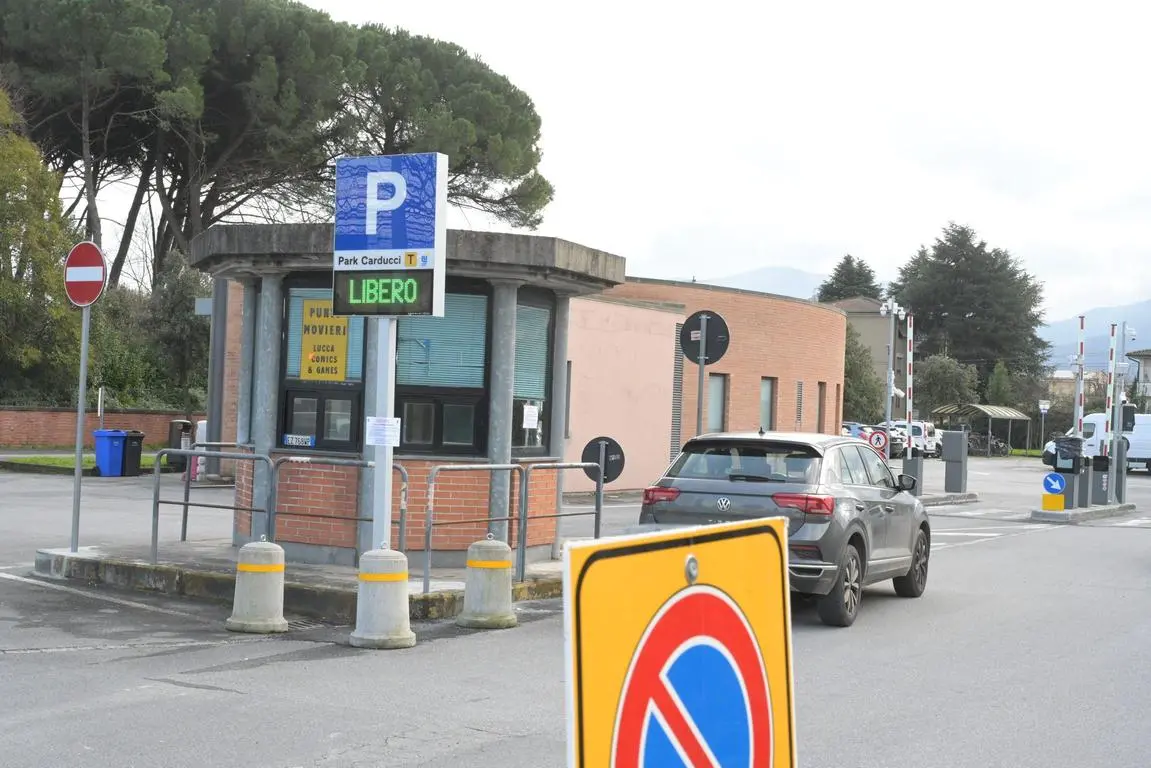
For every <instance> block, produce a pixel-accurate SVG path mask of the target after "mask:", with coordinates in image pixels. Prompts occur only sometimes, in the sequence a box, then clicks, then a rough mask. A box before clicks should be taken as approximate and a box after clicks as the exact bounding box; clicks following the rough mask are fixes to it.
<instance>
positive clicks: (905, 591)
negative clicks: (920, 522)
mask: <svg viewBox="0 0 1151 768" xmlns="http://www.w3.org/2000/svg"><path fill="white" fill-rule="evenodd" d="M930 559H931V542H930V541H929V540H928V538H927V531H925V530H923V529H922V528H920V529H919V534H918V535H917V536H916V537H915V549H914V550H913V551H912V553H911V568H910V569H908V571H907V573H906V575H903V576H897V577H896V578H895V579H893V583H894V584H895V594H897V595H899V596H900V597H919V596H920V595H922V594H923V591H924V590H925V589H927V565H928V562H929V561H930Z"/></svg>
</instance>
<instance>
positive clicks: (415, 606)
mask: <svg viewBox="0 0 1151 768" xmlns="http://www.w3.org/2000/svg"><path fill="white" fill-rule="evenodd" d="M238 554H239V549H238V548H236V547H233V546H232V542H231V540H230V539H216V540H209V541H188V542H176V543H170V542H164V543H162V544H161V545H160V551H159V556H158V558H157V559H158V562H157V563H155V564H153V563H152V562H151V548H150V546H148V545H117V546H111V547H83V546H82V547H80V548H79V550H78V551H77V552H75V553H73V552H70V551H69V550H68V548H67V547H63V548H59V549H41V550H38V551H37V552H36V566H35V570H36V574H37V575H39V576H44V577H48V578H56V579H76V580H81V581H84V582H86V583H89V584H105V585H108V586H112V587H117V588H121V589H139V590H145V591H149V592H160V593H162V594H167V595H173V596H179V597H190V598H199V599H207V600H216V601H220V602H226V603H231V602H232V598H233V595H234V593H235V585H236V558H237V556H238ZM561 567H562V564H561V563H560V561H558V560H549V561H545V562H541V563H535V564H533V563H529V564H528V567H527V573H526V577H525V580H524V582H523V583H522V584H516V585H515V586H514V589H513V596H514V599H516V600H538V599H542V598H549V597H559V596H560V595H561V594H562V589H563V583H562V577H561ZM408 578H409V581H408V590H409V611H410V614H409V615H410V616H411V618H412V619H413V620H420V619H443V618H451V617H453V616H456V615H458V614H459V613H460V612H461V611H462V610H463V589H464V578H465V570H464V569H463V568H433V569H432V574H431V585H430V592H428V593H427V594H424V592H423V555H422V553H420V552H412V553H411V555H410V559H409V572H408ZM358 582H359V579H358V571H357V570H356V569H355V568H352V567H349V566H341V565H310V564H304V563H294V562H289V563H287V564H286V567H285V574H284V584H285V586H284V612H285V613H286V614H294V615H299V616H306V617H309V618H314V619H320V620H322V621H329V622H334V623H339V624H351V623H354V621H355V618H356V587H357V584H358Z"/></svg>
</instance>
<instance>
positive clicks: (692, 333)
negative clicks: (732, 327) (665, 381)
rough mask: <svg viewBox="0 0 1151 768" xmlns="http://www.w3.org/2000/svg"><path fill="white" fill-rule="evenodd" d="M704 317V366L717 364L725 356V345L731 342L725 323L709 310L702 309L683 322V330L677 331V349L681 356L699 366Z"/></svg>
mask: <svg viewBox="0 0 1151 768" xmlns="http://www.w3.org/2000/svg"><path fill="white" fill-rule="evenodd" d="M704 315H707V347H706V349H704V354H706V355H707V360H705V361H704V363H703V364H704V365H711V364H712V363H718V362H719V361H720V358H722V357H723V356H724V355H726V354H727V345H728V343H730V341H731V335H730V333H729V332H728V330H727V322H726V321H725V320H724V319H723V317H721V316H720V315H719V314H717V313H715V312H712V311H711V310H709V309H702V310H700V311H699V312H696V313H695V314H693V315H692V316H691V317H689V318H688V319H687V320H684V322H683V328H681V329H680V331H679V347H680V349H682V350H683V356H684V357H686V358H687V359H688V360H690V361H692V362H693V363H695V364H696V365H699V347H700V343H699V342H700V338H702V333H701V329H702V328H703V316H704Z"/></svg>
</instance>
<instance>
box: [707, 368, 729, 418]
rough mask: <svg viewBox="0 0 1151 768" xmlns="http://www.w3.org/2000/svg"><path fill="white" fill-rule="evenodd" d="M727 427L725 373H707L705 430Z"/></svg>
mask: <svg viewBox="0 0 1151 768" xmlns="http://www.w3.org/2000/svg"><path fill="white" fill-rule="evenodd" d="M725 429H727V374H726V373H709V374H708V375H707V431H708V432H723V431H724V430H725Z"/></svg>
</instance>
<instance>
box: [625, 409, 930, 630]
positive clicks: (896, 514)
mask: <svg viewBox="0 0 1151 768" xmlns="http://www.w3.org/2000/svg"><path fill="white" fill-rule="evenodd" d="M914 488H915V478H914V477H911V476H910V475H899V476H898V477H895V476H893V475H892V472H891V470H890V468H889V467H888V466H887V464H886V463H885V462H884V461H883V459H882V458H880V456H879V455H878V454H877V453H876V452H875V451H874V450H872V449H871V448H869V447H868V446H866V445H863V444H862V443H860V441H859V440H858V439H856V438H851V437H843V436H838V435H818V434H801V433H792V432H765V433H755V432H750V433H717V434H706V435H700V436H699V437H696V438H693V439H691V440H689V441H688V442H687V443H686V444H685V445H684V447H683V450H682V451H681V452H680V454H679V455H678V456H677V457H676V459H675V461H673V462H672V464H671V466H670V467H668V469H667V471H666V472H665V473H664V475H663V477H661V478H660V479H659V480H658V481H657V482H656V483H655V485H653V486H651V487H650V488H648V489H647V490H645V491H644V494H643V504H642V507H641V509H640V514H639V525H638V526H636V528H634V529H633V530H644V529H647V528H672V527H680V526H687V525H707V524H713V523H719V522H725V521H731V520H746V519H749V518H760V517H776V516H782V517H786V518H787V520H788V550H789V553H790V555H789V564H788V572H789V579H790V587H791V590H792V591H793V592H796V593H799V594H802V595H810V596H814V597H815V598H816V600H817V606H818V611H819V617H820V619H821V620H822V621H823V622H824V623H826V624H829V625H832V626H840V627H846V626H850V625H851V624H852V623H854V621H855V618H856V616H857V615H858V612H859V606H860V600H861V599H862V596H863V588H864V587H865V586H868V585H870V584H875V583H877V582H880V581H885V580H887V579H891V580H893V581H894V583H895V591H896V592H897V593H898V594H899V595H901V596H903V597H919V596H920V595H922V594H923V592H924V590H925V589H926V587H927V566H928V561H929V559H930V555H931V526H930V522H929V520H928V517H927V513H926V511H925V510H924V508H923V504H922V503H921V502H920V501H919V499H917V498H916V497H915V496H914V495H912V494H911V493H909V491H911V490H913V489H914Z"/></svg>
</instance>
